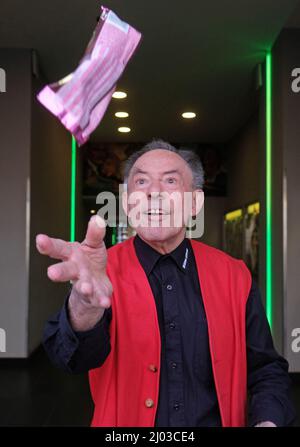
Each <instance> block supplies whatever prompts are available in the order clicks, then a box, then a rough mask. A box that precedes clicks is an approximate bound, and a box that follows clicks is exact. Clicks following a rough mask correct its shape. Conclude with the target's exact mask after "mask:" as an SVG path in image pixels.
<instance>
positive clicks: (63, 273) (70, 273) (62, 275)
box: [48, 261, 79, 282]
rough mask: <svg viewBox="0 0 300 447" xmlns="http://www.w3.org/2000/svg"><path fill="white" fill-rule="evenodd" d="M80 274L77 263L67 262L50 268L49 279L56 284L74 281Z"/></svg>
mask: <svg viewBox="0 0 300 447" xmlns="http://www.w3.org/2000/svg"><path fill="white" fill-rule="evenodd" d="M78 276H79V272H78V268H77V265H76V263H75V262H73V261H65V262H59V263H58V264H54V265H51V266H50V267H48V277H49V278H50V279H51V280H52V281H55V282H64V281H74V280H76V279H78Z"/></svg>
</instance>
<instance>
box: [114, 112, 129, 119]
mask: <svg viewBox="0 0 300 447" xmlns="http://www.w3.org/2000/svg"><path fill="white" fill-rule="evenodd" d="M115 116H116V117H117V118H127V117H128V116H129V113H127V112H116V113H115Z"/></svg>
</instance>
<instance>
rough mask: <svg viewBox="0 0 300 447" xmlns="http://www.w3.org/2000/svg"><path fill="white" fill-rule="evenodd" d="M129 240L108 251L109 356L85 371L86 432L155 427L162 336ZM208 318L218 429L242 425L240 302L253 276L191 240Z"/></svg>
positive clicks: (243, 390)
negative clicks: (89, 400) (89, 406)
mask: <svg viewBox="0 0 300 447" xmlns="http://www.w3.org/2000/svg"><path fill="white" fill-rule="evenodd" d="M133 239H134V238H133V237H132V238H130V239H128V240H127V241H125V242H122V243H120V244H117V245H115V246H114V247H111V248H110V249H108V263H107V274H108V276H109V278H110V280H111V282H112V285H113V288H114V292H113V296H112V321H111V324H110V339H111V352H110V353H109V355H108V357H107V359H106V360H105V362H104V364H103V365H102V366H101V367H100V368H96V369H93V370H91V371H89V379H90V388H91V394H92V397H93V400H94V403H95V411H94V417H93V421H92V426H104V427H105V426H106V427H120V426H121V427H122V426H123V427H125V426H131V427H140V426H142V427H153V426H154V423H155V413H156V409H157V403H158V393H159V375H160V349H161V345H160V331H159V325H158V319H157V312H156V305H155V301H154V297H153V294H152V291H151V287H150V284H149V282H148V279H147V276H146V274H145V272H144V270H143V268H142V266H141V264H140V263H139V260H138V258H137V256H136V253H135V248H134V244H133ZM191 244H192V247H193V252H194V255H195V259H196V264H197V269H198V275H199V281H200V287H201V292H202V296H203V302H204V307H205V312H206V317H207V324H208V333H209V345H210V353H211V359H212V367H213V374H214V380H215V385H216V392H217V398H218V403H219V408H220V414H221V420H222V425H223V426H224V427H228V426H245V424H246V400H247V359H246V328H245V319H246V315H245V312H246V302H247V298H248V294H249V291H250V286H251V275H250V272H249V270H248V269H247V267H246V266H245V264H244V262H243V261H241V260H237V259H234V258H232V257H230V256H229V255H227V254H225V253H224V252H222V251H220V250H217V249H215V248H213V247H210V246H208V245H205V244H203V243H202V242H197V241H195V240H191Z"/></svg>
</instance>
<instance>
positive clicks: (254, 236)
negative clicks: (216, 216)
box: [244, 202, 259, 281]
mask: <svg viewBox="0 0 300 447" xmlns="http://www.w3.org/2000/svg"><path fill="white" fill-rule="evenodd" d="M258 259H259V203H258V202H257V203H253V204H251V205H248V207H247V209H246V212H245V215H244V261H245V263H246V264H247V266H248V268H249V270H250V271H251V273H252V276H253V278H254V279H255V280H256V281H258Z"/></svg>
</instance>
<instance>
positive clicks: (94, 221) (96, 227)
mask: <svg viewBox="0 0 300 447" xmlns="http://www.w3.org/2000/svg"><path fill="white" fill-rule="evenodd" d="M105 231H106V229H105V222H104V220H103V219H102V217H100V216H98V215H96V216H93V217H91V219H90V221H89V223H88V228H87V232H86V235H85V239H84V241H83V244H84V245H88V246H89V247H91V248H100V247H101V245H102V242H103V239H104V236H105Z"/></svg>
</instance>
